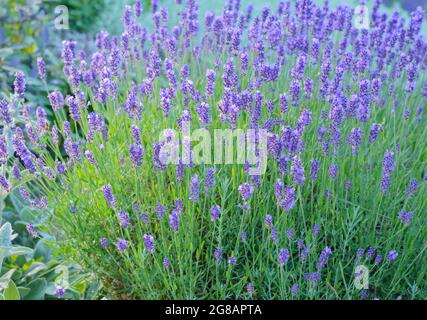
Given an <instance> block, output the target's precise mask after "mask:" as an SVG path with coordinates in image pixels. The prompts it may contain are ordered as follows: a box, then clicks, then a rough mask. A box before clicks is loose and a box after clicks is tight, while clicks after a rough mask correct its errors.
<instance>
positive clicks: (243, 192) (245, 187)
mask: <svg viewBox="0 0 427 320" xmlns="http://www.w3.org/2000/svg"><path fill="white" fill-rule="evenodd" d="M239 193H240V196H241V197H242V199H243V200H245V201H247V200H249V199H250V198H251V196H252V193H253V187H252V186H251V185H250V184H249V183H246V182H245V183H243V184H241V185H240V186H239Z"/></svg>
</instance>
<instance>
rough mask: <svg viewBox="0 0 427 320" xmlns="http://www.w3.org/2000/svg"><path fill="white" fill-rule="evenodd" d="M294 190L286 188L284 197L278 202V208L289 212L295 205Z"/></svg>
mask: <svg viewBox="0 0 427 320" xmlns="http://www.w3.org/2000/svg"><path fill="white" fill-rule="evenodd" d="M295 201H296V199H295V188H294V187H286V189H285V197H284V198H283V199H282V200H280V201H279V202H278V206H279V207H281V208H283V209H284V210H285V211H286V212H289V211H290V210H291V209H292V208H293V207H294V205H295Z"/></svg>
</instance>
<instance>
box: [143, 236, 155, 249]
mask: <svg viewBox="0 0 427 320" xmlns="http://www.w3.org/2000/svg"><path fill="white" fill-rule="evenodd" d="M154 246H155V244H154V237H153V236H152V235H151V234H144V247H145V249H146V250H147V251H148V252H149V253H151V254H153V253H154V250H155V247H154Z"/></svg>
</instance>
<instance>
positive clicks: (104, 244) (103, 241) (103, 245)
mask: <svg viewBox="0 0 427 320" xmlns="http://www.w3.org/2000/svg"><path fill="white" fill-rule="evenodd" d="M99 244H100V245H101V248H102V249H107V248H108V246H109V242H108V240H107V238H101V240H99Z"/></svg>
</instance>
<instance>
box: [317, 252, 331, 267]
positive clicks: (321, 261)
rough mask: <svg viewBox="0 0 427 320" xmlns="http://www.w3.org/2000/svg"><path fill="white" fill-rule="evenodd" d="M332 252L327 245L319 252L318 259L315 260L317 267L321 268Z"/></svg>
mask: <svg viewBox="0 0 427 320" xmlns="http://www.w3.org/2000/svg"><path fill="white" fill-rule="evenodd" d="M331 254H332V250H331V249H330V248H328V247H325V249H323V251H322V252H321V253H320V256H319V260H318V261H317V265H316V267H317V269H318V270H322V269H323V267H324V266H325V264H326V263H327V262H328V259H329V256H330V255H331Z"/></svg>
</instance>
